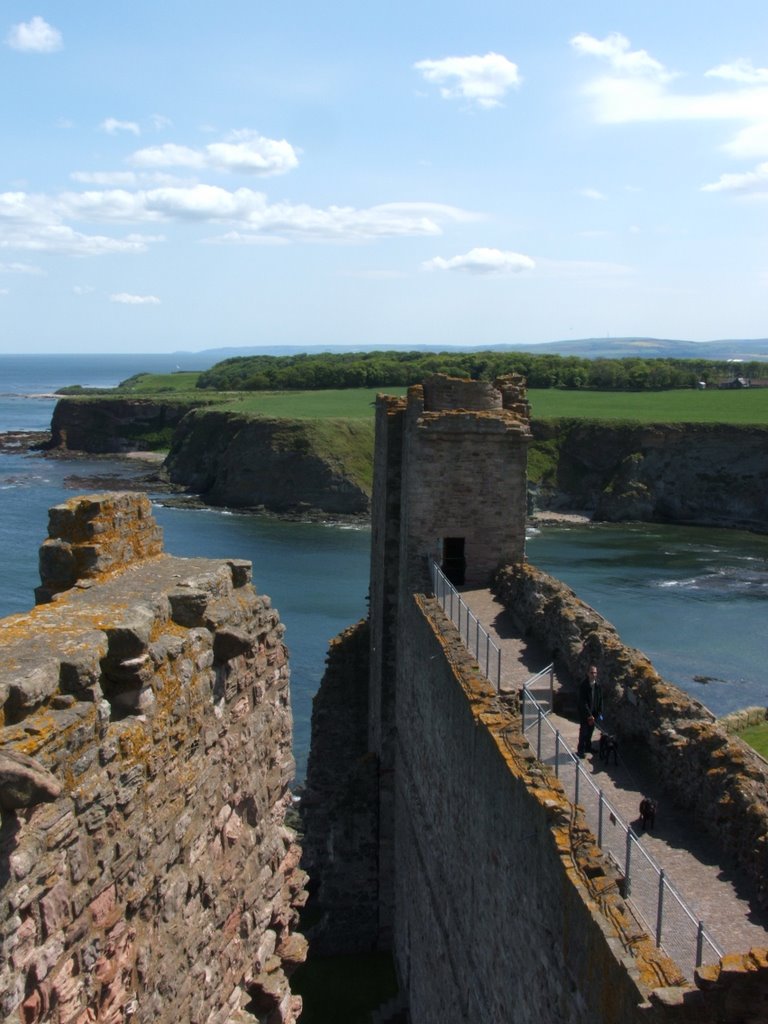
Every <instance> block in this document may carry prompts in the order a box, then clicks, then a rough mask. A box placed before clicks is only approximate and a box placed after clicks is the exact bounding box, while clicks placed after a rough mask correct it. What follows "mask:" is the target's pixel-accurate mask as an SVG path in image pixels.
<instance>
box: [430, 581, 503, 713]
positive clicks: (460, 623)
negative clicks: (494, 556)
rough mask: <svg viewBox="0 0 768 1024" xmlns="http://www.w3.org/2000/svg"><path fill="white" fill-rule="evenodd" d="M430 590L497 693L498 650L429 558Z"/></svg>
mask: <svg viewBox="0 0 768 1024" xmlns="http://www.w3.org/2000/svg"><path fill="white" fill-rule="evenodd" d="M431 570H432V593H433V594H434V595H435V597H436V598H437V600H438V601H439V602H440V607H441V608H442V609H443V611H444V612H445V614H446V615H447V616H448V618H449V619H450V620H451V622H452V623H453V624H454V626H455V627H456V628H457V629H458V631H459V633H460V634H461V638H462V640H463V641H464V645H465V646H466V648H467V650H468V651H470V652H471V653H472V654H474V656H475V657H476V658H477V663H478V665H479V666H480V668H481V669H482V671H483V672H484V674H485V677H486V679H488V680H489V682H491V683H492V684H493V685H494V686H495V688H496V692H497V693H498V692H499V690H500V689H501V651H500V650H499V648H498V647H497V646H496V644H495V643H494V642H493V640H491V638H490V636H489V635H488V633H487V632H486V631H485V629H483V627H482V625H481V624H480V620H479V619H478V618H477V616H476V615H474V614H473V613H472V612H471V611H470V609H469V606H468V605H467V602H466V601H465V600H464V598H463V597H462V596H461V594H460V593H459V592H458V590H457V589H456V587H454V585H453V584H452V583H451V581H450V580H449V579H448V577H447V576H446V575H445V573H444V572H443V570H442V569H441V568H440V566H439V565H438V564H437V562H432V564H431Z"/></svg>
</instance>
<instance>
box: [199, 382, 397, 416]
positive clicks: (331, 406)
mask: <svg viewBox="0 0 768 1024" xmlns="http://www.w3.org/2000/svg"><path fill="white" fill-rule="evenodd" d="M405 390H406V389H405V388H391V389H388V390H387V394H391V395H404V394H405ZM380 393H381V389H380V388H345V389H342V390H339V391H247V392H246V391H243V392H240V393H239V394H238V395H237V396H234V395H228V396H226V398H225V402H226V408H227V409H231V410H232V411H233V412H246V413H258V414H259V415H261V416H277V417H281V418H287V419H292V420H325V419H349V420H364V419H371V418H372V417H373V411H374V403H375V401H376V395H378V394H380ZM203 394H205V392H203ZM222 398H224V396H222Z"/></svg>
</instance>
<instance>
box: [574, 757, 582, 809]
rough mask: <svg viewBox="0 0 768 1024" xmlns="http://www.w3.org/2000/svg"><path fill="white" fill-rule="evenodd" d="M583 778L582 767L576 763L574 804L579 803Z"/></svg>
mask: <svg viewBox="0 0 768 1024" xmlns="http://www.w3.org/2000/svg"><path fill="white" fill-rule="evenodd" d="M580 778H581V765H580V764H579V762H578V761H577V762H576V778H575V780H574V786H573V802H574V803H575V804H577V803H578V802H579V779H580Z"/></svg>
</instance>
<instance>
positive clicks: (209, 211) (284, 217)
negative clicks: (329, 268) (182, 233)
mask: <svg viewBox="0 0 768 1024" xmlns="http://www.w3.org/2000/svg"><path fill="white" fill-rule="evenodd" d="M2 198H3V197H2V195H0V215H1V214H2ZM18 203H19V205H22V202H21V200H19V201H18ZM50 207H51V210H52V211H53V212H54V213H55V215H56V216H58V217H60V218H62V219H65V220H69V219H79V220H99V221H113V222H114V221H118V222H136V223H142V222H144V223H146V222H159V221H174V220H176V221H185V220H186V221H202V222H213V223H233V224H236V225H238V227H239V228H240V230H244V231H249V232H254V233H258V232H260V233H264V234H285V235H290V236H301V237H305V238H313V237H315V238H326V239H352V240H359V239H367V238H377V237H388V236H389V237H392V236H408V235H439V234H441V233H442V225H443V224H444V223H446V222H451V223H457V222H468V221H473V220H477V219H478V218H477V215H476V214H472V213H469V212H468V211H466V210H461V209H458V208H457V207H453V206H446V205H443V204H440V203H382V204H380V205H378V206H372V207H369V208H367V209H355V208H354V207H344V206H330V207H328V208H326V209H318V208H316V207H312V206H309V205H307V204H304V203H299V204H294V203H289V202H279V203H270V202H269V201H268V200H267V197H266V196H265V195H264V193H263V192H255V191H253V190H252V189H249V188H238V189H234V190H233V191H229V190H227V189H225V188H221V187H220V186H218V185H202V184H201V185H191V186H188V187H164V188H155V189H144V190H138V191H135V192H131V191H128V190H127V189H106V190H91V191H87V192H65V193H62V194H61V195H59V196H58V197H56V198H55V200H53V201H52V203H51V204H50ZM31 209H32V210H36V209H37V207H35V206H34V204H32V206H31Z"/></svg>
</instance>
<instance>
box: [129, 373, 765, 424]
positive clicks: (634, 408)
mask: <svg viewBox="0 0 768 1024" xmlns="http://www.w3.org/2000/svg"><path fill="white" fill-rule="evenodd" d="M198 377H199V373H198V372H195V371H189V372H186V371H183V372H179V373H168V374H148V373H147V374H138V375H137V376H136V377H132V378H131V379H130V380H128V381H124V382H123V383H122V384H121V385H120V388H119V389H118V390H117V391H116V392H114V391H113V392H111V393H112V394H115V395H125V394H126V393H128V394H130V395H132V396H139V395H146V396H148V397H161V396H164V397H167V398H178V399H181V398H184V399H195V400H198V401H199V402H200V404H201V405H208V404H216V405H219V406H222V405H223V406H226V408H228V409H232V410H233V411H235V412H241V413H242V412H244V413H253V414H256V415H260V416H274V417H280V418H289V419H329V418H331V419H367V418H369V417H371V416H372V415H373V407H374V402H375V399H376V395H377V394H380V393H382V392H384V393H385V394H391V395H404V394H405V392H406V388H404V387H391V388H387V387H384V388H341V389H334V390H331V389H329V390H324V391H240V392H218V393H217V392H215V391H199V390H197V391H196V390H195V382H196V381H197V378H198ZM528 399H529V401H530V403H531V412H532V415H533V416H534V417H535V418H536V419H585V420H614V421H615V420H623V421H625V422H626V421H635V422H641V423H735V424H745V425H746V424H759V425H766V424H768V388H752V389H745V390H743V391H741V390H739V391H719V390H717V389H711V390H707V391H694V390H692V389H680V390H675V391H568V390H560V389H559V388H548V389H541V388H531V389H530V390H529V391H528Z"/></svg>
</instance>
